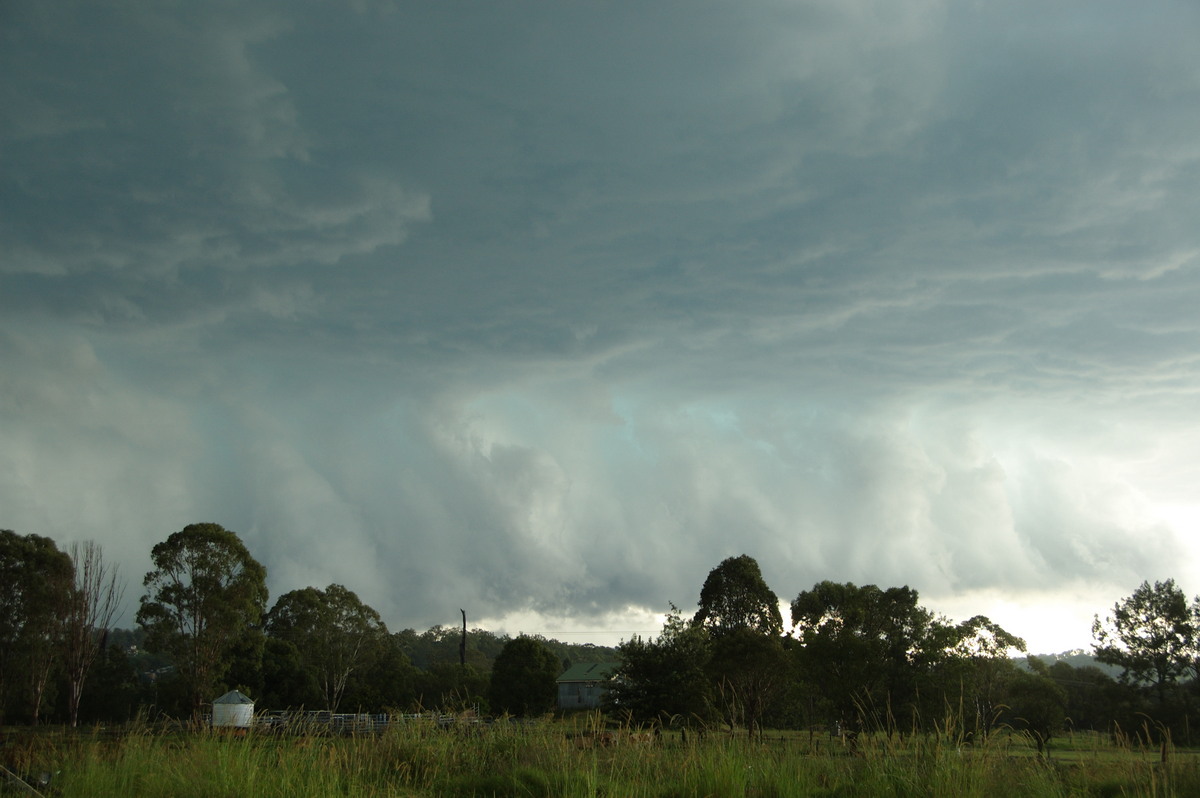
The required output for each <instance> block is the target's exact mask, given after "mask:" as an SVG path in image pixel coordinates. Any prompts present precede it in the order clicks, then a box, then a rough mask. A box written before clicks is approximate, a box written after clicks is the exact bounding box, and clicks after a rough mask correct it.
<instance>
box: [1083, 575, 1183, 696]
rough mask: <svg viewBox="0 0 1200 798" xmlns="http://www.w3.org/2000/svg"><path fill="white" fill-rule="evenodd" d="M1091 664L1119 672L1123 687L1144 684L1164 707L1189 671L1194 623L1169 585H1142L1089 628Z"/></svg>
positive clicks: (1176, 590)
mask: <svg viewBox="0 0 1200 798" xmlns="http://www.w3.org/2000/svg"><path fill="white" fill-rule="evenodd" d="M1092 637H1094V638H1095V640H1096V643H1095V645H1094V651H1095V655H1096V659H1097V660H1099V661H1100V662H1103V663H1104V664H1106V665H1116V666H1117V667H1120V668H1121V669H1122V674H1121V680H1122V682H1124V683H1126V684H1134V685H1147V686H1149V687H1151V688H1152V689H1153V690H1154V692H1155V694H1156V695H1157V696H1158V701H1159V704H1160V705H1165V704H1166V703H1167V693H1168V691H1169V688H1170V687H1171V686H1172V685H1174V684H1175V683H1176V682H1177V681H1178V680H1179V678H1180V677H1181V676H1183V675H1184V674H1185V673H1188V672H1189V671H1191V670H1192V669H1193V668H1194V667H1195V662H1196V652H1197V623H1196V618H1194V617H1193V614H1192V611H1191V608H1190V607H1189V606H1188V601H1187V597H1186V596H1185V595H1184V593H1183V591H1182V590H1180V589H1179V588H1178V587H1177V586H1176V585H1175V580H1173V579H1168V580H1167V581H1165V582H1155V583H1154V584H1153V585H1151V584H1150V583H1149V582H1148V581H1147V582H1142V584H1141V586H1140V587H1138V589H1137V590H1135V591H1134V592H1133V594H1132V595H1130V596H1128V597H1126V598H1124V599H1122V600H1121V601H1118V602H1117V603H1116V604H1114V605H1113V608H1112V614H1111V615H1110V616H1109V617H1108V618H1107V619H1106V620H1105V621H1104V622H1101V620H1100V616H1099V615H1097V616H1096V619H1095V621H1094V622H1093V624H1092Z"/></svg>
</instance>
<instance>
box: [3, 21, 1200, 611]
mask: <svg viewBox="0 0 1200 798" xmlns="http://www.w3.org/2000/svg"><path fill="white" fill-rule="evenodd" d="M355 9H356V10H355V11H354V12H353V13H347V12H346V11H345V9H339V8H335V7H334V6H331V5H327V4H319V3H301V4H273V3H253V4H206V5H203V6H186V5H166V6H155V7H154V8H153V9H151V8H148V7H146V8H141V7H137V6H127V5H126V6H119V7H117V8H99V7H92V6H87V5H80V6H78V7H74V6H69V5H67V6H63V5H61V4H60V5H55V6H53V7H49V6H46V5H45V4H36V3H27V2H22V3H12V4H10V5H9V6H8V8H7V9H6V11H5V12H3V13H4V18H3V20H2V21H0V37H2V40H0V74H3V75H5V77H4V78H3V80H2V82H0V98H2V99H3V103H0V105H2V110H0V136H2V138H3V141H4V152H3V157H4V163H5V167H4V171H3V174H2V175H0V210H2V214H0V247H2V248H3V251H4V253H5V255H4V257H3V259H2V260H0V312H2V313H3V321H0V355H2V356H3V359H4V364H5V368H4V376H3V377H0V415H2V417H3V421H4V424H3V426H2V427H0V430H2V431H0V444H2V448H3V451H4V452H5V453H6V454H5V455H4V456H3V457H0V475H2V476H0V500H2V502H0V504H2V506H4V507H6V508H9V512H11V513H12V514H13V515H12V517H11V518H9V519H0V522H3V523H4V524H5V525H7V526H12V527H14V528H22V529H23V531H36V532H41V533H44V534H51V535H63V536H71V537H73V536H79V537H88V536H100V537H102V538H103V537H105V536H108V535H112V536H113V539H114V540H116V539H117V536H116V533H115V532H113V531H112V530H114V529H120V530H122V535H123V537H120V540H122V541H126V542H123V543H121V544H120V545H121V546H122V552H123V554H124V555H125V556H128V557H129V558H131V561H132V560H133V559H136V557H137V556H139V555H137V554H135V553H134V552H135V551H136V550H137V549H138V547H139V546H141V547H144V548H146V549H147V550H148V547H149V545H151V544H152V543H153V542H155V541H156V540H158V539H161V538H162V537H165V535H166V534H168V533H169V532H171V531H174V529H176V528H179V527H181V526H182V525H183V524H185V523H188V522H191V521H197V520H216V521H220V522H222V523H225V524H226V525H228V526H230V527H231V528H234V529H236V530H237V531H239V532H240V533H242V534H243V535H244V536H246V537H247V538H248V539H249V540H250V542H251V544H252V548H253V549H255V551H256V552H259V553H261V556H262V559H264V561H265V562H266V563H267V565H268V567H269V568H270V569H271V572H272V574H273V580H274V587H275V588H276V589H277V590H285V589H290V588H292V587H297V586H300V585H303V584H317V585H323V584H327V583H329V582H333V581H338V582H342V583H344V584H346V585H348V586H356V589H358V590H359V591H360V592H361V593H362V594H363V595H364V597H365V598H366V599H367V600H368V601H370V602H371V603H372V604H374V605H375V606H377V607H379V608H380V609H381V610H383V611H385V617H389V618H390V619H392V620H393V621H397V622H403V623H411V624H417V625H420V624H422V623H426V622H432V621H427V619H431V618H434V617H438V618H440V617H441V615H440V614H439V613H440V608H441V607H442V606H443V605H449V606H452V607H457V606H460V603H462V602H475V603H477V604H480V605H484V606H487V607H488V608H489V611H488V612H489V614H493V615H499V614H503V613H504V612H505V611H510V610H517V609H529V608H532V609H537V610H541V611H545V612H548V613H552V614H553V613H558V614H563V615H567V616H571V615H579V616H581V617H586V616H588V615H592V614H601V613H603V612H605V611H608V610H612V609H617V608H620V607H624V606H627V605H635V606H647V607H652V608H662V607H663V606H664V605H665V602H667V601H675V602H676V603H685V602H688V601H690V600H692V599H694V595H693V594H694V593H695V592H696V591H697V590H698V585H699V583H700V581H702V579H703V575H704V573H706V572H707V569H708V568H710V567H711V566H712V565H714V564H715V563H716V562H717V561H719V560H720V559H721V558H722V557H724V556H728V555H730V554H737V553H741V552H742V551H746V552H748V553H751V554H754V555H755V556H758V557H759V558H760V560H761V561H762V562H763V565H764V571H765V573H766V574H767V575H768V578H769V579H770V580H771V581H772V584H773V585H774V586H775V587H776V589H777V590H779V591H780V592H781V593H782V594H784V595H792V594H794V593H795V592H796V591H797V590H799V589H802V588H804V587H807V586H808V585H810V584H811V583H812V582H814V581H816V580H817V579H821V578H826V577H830V578H841V579H854V580H856V581H877V582H881V583H883V582H887V583H911V584H912V585H914V586H915V587H917V588H918V589H920V590H922V591H929V592H934V593H939V594H942V595H948V594H951V593H954V592H955V591H962V590H967V589H971V588H977V587H996V588H1002V589H1010V590H1012V591H1014V592H1019V591H1026V590H1039V589H1042V590H1044V589H1045V586H1046V585H1047V584H1049V583H1051V582H1055V583H1059V584H1063V585H1067V586H1069V585H1070V584H1071V583H1072V581H1073V580H1076V581H1081V582H1082V581H1090V582H1092V583H1097V582H1099V583H1103V584H1112V585H1114V586H1123V585H1125V584H1127V583H1130V582H1132V583H1134V584H1136V582H1137V581H1140V580H1141V579H1142V578H1156V577H1161V576H1165V575H1175V576H1177V577H1179V578H1181V579H1182V580H1183V581H1185V582H1186V575H1184V574H1180V573H1178V572H1171V573H1163V571H1164V569H1165V570H1168V571H1169V569H1170V568H1171V567H1172V566H1173V565H1176V564H1179V563H1183V562H1186V554H1185V550H1184V547H1182V546H1181V544H1180V543H1179V538H1178V535H1179V534H1180V532H1181V531H1180V530H1178V529H1172V528H1170V527H1169V526H1167V525H1166V524H1165V523H1164V522H1163V520H1162V519H1161V518H1160V517H1159V516H1158V514H1157V510H1156V508H1155V506H1154V502H1155V501H1156V500H1159V499H1163V500H1165V498H1167V497H1169V498H1171V499H1172V500H1178V498H1179V495H1180V491H1179V490H1178V489H1177V488H1171V489H1169V490H1168V489H1167V488H1164V487H1160V486H1159V482H1158V481H1157V478H1158V477H1161V478H1163V479H1166V478H1167V477H1165V476H1164V475H1165V474H1167V472H1168V471H1170V470H1171V469H1173V468H1177V467H1179V466H1181V465H1183V464H1185V463H1186V456H1185V454H1183V453H1182V449H1181V445H1180V444H1179V441H1181V440H1184V436H1185V435H1186V434H1187V430H1188V429H1190V420H1191V409H1192V401H1191V400H1192V398H1193V397H1194V396H1195V392H1196V388H1195V386H1196V385H1197V384H1198V379H1197V377H1198V374H1197V365H1198V361H1197V356H1196V355H1195V352H1197V351H1200V347H1198V346H1197V344H1198V343H1200V336H1198V329H1197V326H1198V322H1197V318H1198V317H1197V316H1196V314H1195V312H1194V310H1193V308H1194V307H1196V305H1197V302H1196V299H1197V293H1198V291H1197V288H1198V284H1197V268H1198V267H1200V231H1198V230H1197V229H1196V227H1195V224H1194V220H1195V219H1196V218H1200V201H1198V197H1200V193H1198V192H1197V191H1196V189H1195V186H1196V185H1200V180H1197V178H1198V177H1200V145H1197V144H1196V141H1197V138H1196V136H1195V135H1194V134H1195V131H1196V130H1198V129H1200V104H1198V103H1196V102H1195V100H1196V98H1197V96H1198V95H1200V52H1198V51H1197V50H1196V48H1194V47H1193V46H1192V44H1191V42H1190V37H1189V35H1188V33H1189V31H1194V30H1195V29H1196V23H1198V22H1200V20H1198V19H1197V12H1196V10H1195V9H1194V8H1192V7H1191V6H1189V5H1186V4H1174V3H1152V4H1150V5H1148V6H1140V7H1139V8H1138V9H1137V10H1132V9H1130V8H1127V7H1126V6H1125V5H1124V4H1117V3H1100V4H1095V3H1089V4H1083V3H1079V4H1065V5H1060V6H1057V7H1055V8H1054V9H1046V8H1043V7H1042V5H1041V4H1028V6H1027V7H1015V6H1012V5H1007V6H1004V7H1003V8H1000V7H991V6H987V7H983V6H980V7H971V6H969V5H966V4H960V3H947V4H942V3H936V2H927V3H925V2H923V3H908V4H903V5H899V6H898V5H896V4H894V3H870V2H862V3H846V4H838V5H836V6H823V5H820V4H815V3H767V2H763V3H752V4H744V5H742V6H736V7H735V6H729V5H726V4H718V3H713V4H707V3H699V4H693V5H690V6H689V7H688V8H687V9H674V8H670V7H668V6H657V7H655V8H648V7H646V6H644V5H643V4H638V5H636V6H633V5H630V6H622V5H620V4H617V5H613V4H605V5H604V6H595V7H589V6H551V7H544V6H539V7H534V6H531V5H526V4H522V3H501V4H488V5H486V6H482V7H481V6H479V5H477V4H466V5H462V6H457V5H455V4H438V5H436V6H426V5H423V4H406V3H398V4H368V3H363V4H359V5H358V6H356V7H355ZM1147 462H1149V463H1152V464H1157V465H1155V466H1154V467H1153V468H1146V467H1140V466H1138V467H1135V466H1134V465H1130V464H1131V463H1142V464H1144V463H1147ZM1150 473H1155V475H1156V479H1155V480H1152V479H1151V478H1150V477H1149V476H1147V474H1150ZM114 545H116V544H114ZM143 559H144V556H143ZM130 567H131V568H135V567H136V568H140V567H141V566H140V565H138V566H132V565H131V566H130ZM1187 567H1189V568H1194V566H1187ZM1097 609H1100V608H1097ZM1018 631H1019V630H1018Z"/></svg>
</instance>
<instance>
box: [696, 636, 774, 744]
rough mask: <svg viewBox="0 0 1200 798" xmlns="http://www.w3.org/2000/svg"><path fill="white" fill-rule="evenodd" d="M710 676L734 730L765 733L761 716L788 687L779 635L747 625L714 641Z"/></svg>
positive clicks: (731, 729) (719, 701)
mask: <svg viewBox="0 0 1200 798" xmlns="http://www.w3.org/2000/svg"><path fill="white" fill-rule="evenodd" d="M711 652H712V656H711V658H710V659H709V662H708V667H707V671H708V675H709V678H710V679H711V681H712V685H713V691H714V695H715V697H716V699H717V704H718V706H719V707H720V708H721V711H722V714H723V715H724V716H725V722H726V723H727V724H728V725H729V730H730V732H732V731H733V730H734V729H735V728H736V727H737V726H738V725H739V724H740V725H742V726H743V727H744V728H745V729H746V734H747V735H750V736H753V735H754V732H755V730H757V731H758V732H759V733H760V734H761V732H762V719H763V716H764V715H765V714H766V713H767V711H768V709H769V708H770V707H771V704H772V703H773V701H774V700H775V699H776V698H777V697H778V696H779V695H780V694H781V693H782V691H783V689H784V687H785V686H786V683H787V679H788V676H789V673H788V658H787V656H786V654H785V653H784V649H783V642H782V640H781V639H780V638H778V637H774V636H771V635H764V634H761V633H759V632H758V631H756V630H754V629H751V628H748V627H745V628H741V629H735V630H733V631H731V632H728V633H726V634H724V635H721V636H720V637H717V638H716V639H714V640H713V642H712V647H711Z"/></svg>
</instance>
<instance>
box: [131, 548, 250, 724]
mask: <svg viewBox="0 0 1200 798" xmlns="http://www.w3.org/2000/svg"><path fill="white" fill-rule="evenodd" d="M150 556H151V561H152V562H153V564H154V570H152V571H150V572H149V573H147V574H146V578H145V580H144V584H145V587H146V594H145V595H144V596H142V599H141V606H140V607H139V609H138V613H137V621H138V623H139V624H141V625H142V627H143V628H144V629H145V630H146V643H147V647H149V648H150V649H152V650H156V651H160V652H163V653H165V654H167V655H169V656H170V657H171V659H172V660H173V661H174V663H175V666H176V668H178V672H179V676H180V678H181V680H182V683H183V687H184V689H185V690H186V691H187V694H188V700H189V703H190V704H191V711H192V715H193V717H194V718H198V717H199V715H200V708H201V705H202V702H203V701H204V699H205V697H206V696H209V694H211V693H212V692H214V690H215V688H216V686H217V684H218V683H219V682H220V681H221V679H223V678H224V676H225V674H226V673H227V671H228V670H229V668H230V665H231V664H232V657H233V654H234V652H235V650H236V649H237V648H238V647H239V646H246V645H247V640H248V638H259V639H260V638H261V623H262V617H263V613H264V611H265V609H266V603H267V583H266V576H267V573H266V569H265V568H263V566H262V565H261V564H259V562H258V561H257V560H255V559H254V558H253V557H251V556H250V552H249V551H248V550H247V549H246V547H245V545H243V543H242V541H241V539H239V538H238V536H237V535H236V534H234V533H233V532H230V531H229V530H227V529H225V528H223V527H221V526H219V525H218V524H191V525H189V526H186V527H184V528H183V529H182V530H180V531H179V532H175V533H174V534H172V535H171V536H170V537H168V538H167V539H166V540H165V541H163V542H162V543H159V544H157V545H155V547H154V548H153V549H152V550H151V553H150Z"/></svg>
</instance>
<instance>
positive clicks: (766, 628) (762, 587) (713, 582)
mask: <svg viewBox="0 0 1200 798" xmlns="http://www.w3.org/2000/svg"><path fill="white" fill-rule="evenodd" d="M693 620H694V621H695V622H696V623H697V624H700V625H702V626H703V627H704V628H706V629H708V631H709V632H710V633H712V634H713V635H714V636H716V637H720V636H721V635H724V634H728V633H730V632H733V631H735V630H738V629H752V630H754V631H756V632H759V633H761V634H764V635H769V636H772V637H779V636H781V635H782V634H783V618H782V616H781V615H780V612H779V597H778V596H776V595H775V592H774V591H773V590H771V588H769V587H768V586H767V583H766V581H765V580H764V579H763V575H762V571H761V570H760V569H759V567H758V562H757V561H756V560H755V559H754V558H753V557H751V556H749V555H746V554H743V555H741V556H738V557H729V558H728V559H726V560H723V561H722V562H721V564H720V565H718V566H717V567H716V568H713V569H712V570H711V571H709V573H708V578H707V579H705V580H704V586H703V587H702V588H701V589H700V608H699V609H698V610H696V615H695V616H694V618H693Z"/></svg>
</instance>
